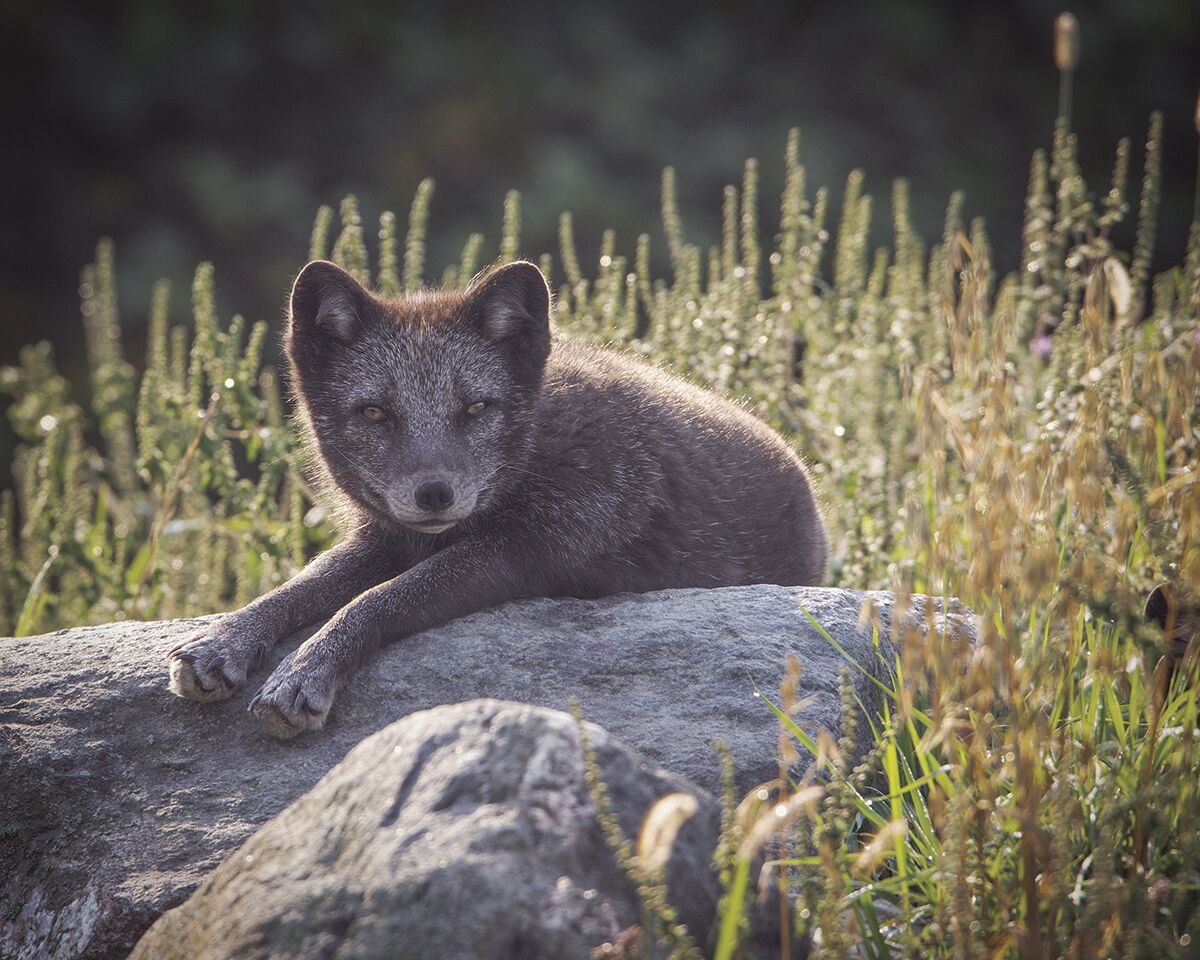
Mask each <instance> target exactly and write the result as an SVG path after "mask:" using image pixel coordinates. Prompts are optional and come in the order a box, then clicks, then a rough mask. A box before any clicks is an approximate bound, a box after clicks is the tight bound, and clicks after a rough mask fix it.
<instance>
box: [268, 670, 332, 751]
mask: <svg viewBox="0 0 1200 960" xmlns="http://www.w3.org/2000/svg"><path fill="white" fill-rule="evenodd" d="M336 692H337V683H336V680H335V678H334V676H333V674H332V672H331V671H329V670H328V669H327V668H325V667H323V666H319V665H315V664H299V665H298V664H296V663H295V659H294V657H288V658H287V659H286V660H284V661H283V662H282V663H280V664H279V666H278V667H277V668H276V670H275V672H274V673H273V674H271V676H270V678H269V679H268V680H267V682H266V683H265V684H263V688H262V689H261V690H259V691H258V693H257V694H256V695H255V697H254V699H253V700H251V701H250V708H249V709H250V713H252V714H253V715H254V717H255V719H256V720H258V722H259V723H260V724H261V725H262V727H263V729H264V730H266V731H267V733H269V734H270V735H271V736H273V737H276V738H277V739H279V740H291V739H292V738H293V737H298V736H300V734H302V733H305V732H306V731H308V730H320V729H321V728H322V727H323V726H325V720H326V718H327V717H328V716H329V708H330V707H332V706H333V698H334V695H335V694H336Z"/></svg>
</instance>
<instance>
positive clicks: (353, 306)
mask: <svg viewBox="0 0 1200 960" xmlns="http://www.w3.org/2000/svg"><path fill="white" fill-rule="evenodd" d="M376 309H377V301H376V300H375V298H374V297H372V296H371V294H370V293H369V292H367V290H366V289H365V288H364V287H363V286H362V284H360V283H359V282H358V281H357V280H355V279H354V277H352V276H351V275H350V274H348V273H347V272H346V271H345V270H343V269H342V268H341V267H339V266H337V264H333V263H330V262H329V261H328V260H314V261H313V262H312V263H310V264H308V266H306V267H305V268H304V269H303V270H301V271H300V275H299V276H298V277H296V282H295V283H294V284H292V297H291V301H290V305H289V328H290V333H291V334H292V335H297V334H298V335H301V336H306V337H312V338H322V339H331V340H337V341H340V342H342V343H349V342H350V341H351V340H354V339H355V338H356V337H357V336H358V334H359V333H360V332H361V331H362V328H363V326H364V325H365V324H366V323H367V322H369V320H370V318H371V317H372V316H373V315H374V313H375V310H376Z"/></svg>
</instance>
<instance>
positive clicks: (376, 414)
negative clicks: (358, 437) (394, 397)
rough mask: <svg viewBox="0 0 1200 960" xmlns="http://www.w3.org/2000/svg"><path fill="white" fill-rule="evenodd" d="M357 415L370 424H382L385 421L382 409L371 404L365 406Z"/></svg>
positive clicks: (385, 416) (385, 417)
mask: <svg viewBox="0 0 1200 960" xmlns="http://www.w3.org/2000/svg"><path fill="white" fill-rule="evenodd" d="M359 413H361V414H362V415H363V416H364V417H366V418H367V419H368V420H370V421H371V422H372V423H383V421H384V420H386V419H387V414H386V413H384V412H383V408H382V407H376V406H373V405H371V404H367V405H366V406H365V407H363V408H362V409H361V410H360V411H359Z"/></svg>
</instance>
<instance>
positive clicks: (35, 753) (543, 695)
mask: <svg viewBox="0 0 1200 960" xmlns="http://www.w3.org/2000/svg"><path fill="white" fill-rule="evenodd" d="M864 596H866V595H864V594H860V593H855V592H850V591H840V590H828V589H818V588H799V587H788V588H784V587H773V586H756V587H732V588H726V589H720V590H677V591H664V592H662V593H652V594H641V595H623V596H618V597H610V598H606V599H602V600H596V601H573V600H565V601H564V600H532V601H527V602H523V603H517V604H510V605H508V606H505V607H502V608H499V609H496V610H492V611H488V612H485V613H481V614H477V615H475V616H472V617H466V618H463V619H462V620H458V621H456V622H454V623H451V624H448V625H447V626H445V627H442V628H439V629H437V630H431V631H429V632H427V633H425V634H422V635H419V636H416V637H411V638H408V639H407V640H405V641H403V642H401V643H398V644H396V645H394V646H393V647H391V648H389V649H388V650H386V651H385V652H384V653H383V655H381V656H380V658H379V659H378V660H377V661H376V662H375V663H373V664H372V665H371V666H369V667H368V668H366V669H365V670H363V671H362V672H361V674H360V675H359V676H358V677H357V678H356V680H355V681H354V682H353V683H351V684H350V685H348V686H347V688H346V689H345V690H344V691H343V693H342V695H341V698H340V700H339V702H338V704H337V706H336V707H335V709H334V713H333V714H332V715H331V718H330V722H329V726H328V727H327V728H326V729H325V730H323V731H321V732H319V733H317V734H313V735H310V736H308V737H305V738H301V739H299V740H297V741H294V742H291V743H282V744H281V743H278V742H276V741H273V740H270V739H268V738H266V737H265V736H264V735H263V734H262V733H261V732H260V731H259V730H258V728H257V727H256V725H255V724H254V723H253V722H252V720H251V718H250V717H249V716H248V715H247V714H246V713H245V706H246V704H247V702H248V701H249V700H250V698H251V697H252V696H253V694H254V692H255V691H256V689H257V684H256V683H255V681H256V680H257V681H258V682H260V683H261V681H262V680H263V679H265V678H266V676H267V675H268V674H269V672H270V670H271V669H273V667H274V665H275V663H277V662H278V660H279V659H280V658H281V657H282V656H283V655H284V654H285V653H286V652H287V651H288V650H290V649H291V648H292V647H294V645H295V644H294V643H292V644H285V645H284V646H283V647H281V648H280V649H279V650H277V651H276V652H275V655H274V656H272V657H271V658H270V659H269V661H268V663H267V664H266V665H265V667H264V669H263V671H262V673H261V674H259V675H258V676H257V677H253V678H251V682H250V683H249V684H248V685H247V686H246V687H245V688H244V689H242V690H240V691H239V692H238V693H237V694H236V695H235V696H234V697H233V698H232V699H231V700H229V701H227V702H225V703H222V704H213V705H209V704H197V703H192V702H188V701H183V700H179V699H177V698H176V697H173V696H171V695H170V694H169V693H168V692H167V689H166V677H167V674H166V662H165V655H166V652H167V651H168V650H169V649H170V648H171V647H172V646H173V645H174V644H175V643H177V642H178V641H179V640H180V639H181V638H182V637H184V636H186V635H187V633H188V631H189V629H190V628H191V627H192V626H193V625H194V623H195V621H173V622H171V621H168V622H159V623H131V622H125V623H115V624H110V625H107V626H102V627H89V628H81V629H77V630H67V631H61V632H59V633H56V634H49V635H47V636H43V637H32V638H26V639H18V640H13V639H6V640H0V784H3V789H0V863H3V864H4V865H5V869H4V872H3V875H2V876H0V956H4V957H10V956H11V957H14V958H22V960H24V958H34V957H36V958H53V960H74V958H77V957H87V958H108V957H121V956H124V955H125V954H126V952H127V951H128V950H129V949H131V948H132V946H133V944H134V942H135V941H136V940H137V938H138V937H139V936H140V935H141V933H142V932H143V931H144V930H145V929H146V928H147V927H148V926H149V925H150V923H151V922H152V921H153V920H154V919H155V918H156V917H157V916H158V915H159V914H161V913H162V912H163V911H164V910H166V909H168V908H170V907H172V906H174V905H176V904H178V903H179V902H181V901H182V900H183V899H184V898H185V897H186V896H187V895H188V894H189V893H191V891H192V890H194V889H195V888H196V886H197V885H198V884H199V882H200V880H201V879H202V878H203V877H204V875H205V874H207V873H208V872H209V871H211V870H212V869H213V868H214V867H215V866H216V865H217V864H218V863H219V862H220V861H221V860H222V859H223V858H224V857H225V856H226V855H228V854H229V853H230V852H231V851H232V850H233V849H235V848H236V847H237V846H238V845H239V844H241V843H242V842H243V841H244V840H246V838H247V837H248V836H249V835H250V834H251V833H252V832H253V831H254V830H255V829H256V828H257V827H259V826H260V825H262V824H263V823H264V822H265V821H266V820H268V819H269V818H270V817H272V816H274V815H275V814H277V813H279V812H280V811H281V810H282V809H283V808H284V807H286V806H287V805H288V804H289V803H291V802H292V801H293V800H295V799H296V798H297V797H298V796H300V795H301V794H302V793H303V792H304V791H305V790H307V789H309V788H310V787H312V785H313V784H314V783H316V782H317V780H318V779H319V778H320V777H321V776H322V775H324V774H325V773H326V772H327V771H329V770H330V769H331V768H332V767H333V766H334V765H335V764H337V763H338V762H339V761H340V760H341V759H342V758H343V757H345V755H346V753H347V752H348V751H349V750H350V749H351V748H352V747H353V746H354V745H355V744H357V743H359V742H360V741H361V740H362V739H363V738H364V737H366V736H368V735H369V734H371V733H374V732H375V731H377V730H380V729H381V728H383V727H384V726H386V725H388V724H389V723H391V722H393V721H395V720H397V719H399V718H401V717H403V716H406V715H408V714H411V713H413V712H415V711H418V710H422V709H426V708H429V707H434V706H438V705H440V704H445V703H456V702H462V701H465V700H473V699H476V698H479V697H493V698H497V699H503V700H513V701H520V702H524V703H531V704H535V705H540V706H547V707H552V708H562V707H564V706H565V705H566V704H567V703H568V700H569V698H571V697H572V696H574V697H577V698H578V699H579V701H580V703H581V705H582V707H583V711H584V714H585V715H586V716H587V718H588V719H589V720H591V721H594V722H596V723H597V724H599V725H600V726H602V727H604V728H605V729H607V730H608V731H609V732H610V733H611V734H612V735H613V736H615V737H617V738H619V739H620V740H622V741H624V742H625V743H627V744H629V745H630V746H632V747H633V748H635V749H637V750H640V751H642V752H643V753H645V755H646V756H647V757H648V758H649V759H650V760H651V761H652V762H654V763H656V764H658V765H660V766H662V767H663V768H665V769H667V770H670V771H672V772H673V773H677V774H681V775H683V776H685V777H688V778H689V779H691V780H693V781H695V782H697V783H698V784H700V785H701V786H707V787H710V788H712V787H715V786H716V785H717V782H718V780H719V763H718V760H717V757H716V755H715V753H714V752H713V750H712V747H711V744H712V742H713V741H714V740H717V739H721V740H724V741H726V742H727V743H728V744H729V745H730V747H731V749H732V751H733V755H734V758H735V760H736V763H737V769H738V781H739V786H740V787H741V788H742V789H748V788H749V787H751V786H753V785H754V784H756V783H759V782H761V781H763V780H766V779H768V778H770V777H771V776H773V775H774V771H775V760H774V756H775V748H776V742H777V737H778V732H777V726H776V723H775V720H774V717H773V715H772V714H771V713H770V711H769V710H768V709H767V707H766V706H765V705H764V704H763V703H762V702H761V701H760V700H757V699H756V698H755V696H754V693H755V688H756V687H757V689H759V690H761V691H763V692H764V693H767V694H773V693H774V691H775V690H776V689H777V687H778V684H779V680H780V678H781V676H782V673H783V670H784V663H785V659H786V657H787V655H788V654H795V655H797V656H798V657H799V658H800V661H801V664H802V665H803V671H804V672H803V676H802V680H801V685H800V689H799V696H800V697H801V698H802V699H804V701H805V704H806V705H805V706H804V707H803V708H802V709H801V710H800V711H799V712H798V713H797V714H796V719H797V721H798V722H799V723H800V724H801V726H802V727H804V728H805V729H807V730H810V731H815V730H816V729H818V728H824V729H827V730H830V731H831V732H832V731H835V730H836V728H837V723H838V716H839V699H840V698H839V679H838V672H839V670H840V668H841V667H842V665H843V664H844V662H845V661H844V660H843V659H842V657H841V655H840V654H839V653H838V652H836V651H835V650H834V649H833V648H832V647H831V645H830V644H829V642H828V641H827V640H826V639H824V638H823V637H822V636H821V635H820V633H819V632H818V631H817V630H816V629H815V628H813V627H812V625H811V624H810V623H809V621H808V618H807V617H806V616H805V614H804V613H803V612H802V610H801V609H800V605H801V604H803V607H804V609H806V610H807V611H808V612H809V613H810V614H811V615H812V616H813V617H814V618H815V619H816V621H817V622H819V623H820V624H822V626H823V627H824V628H825V629H826V630H827V631H828V632H829V634H830V635H831V636H832V637H834V638H835V639H836V640H837V641H838V642H839V643H840V644H841V646H842V647H843V649H844V650H846V652H847V653H848V654H849V655H850V656H852V657H853V658H855V659H856V660H857V661H858V662H859V663H861V664H862V665H863V666H864V667H866V668H867V669H868V670H869V671H872V672H879V671H880V670H881V669H882V668H881V667H880V666H879V663H878V658H877V656H876V652H875V650H874V648H873V645H872V641H871V634H870V632H869V631H867V630H863V629H861V628H860V627H859V626H858V614H859V608H860V605H861V602H862V600H863V598H864ZM870 597H871V599H872V600H873V603H874V606H875V608H876V610H877V611H878V613H879V615H880V620H881V621H882V623H883V624H884V630H883V631H882V635H885V636H886V625H887V622H888V615H889V612H890V609H891V597H890V595H888V594H871V595H870ZM961 622H962V623H965V619H964V620H962V621H961ZM297 639H298V638H297ZM852 676H853V679H854V682H855V684H856V687H857V693H858V695H859V697H860V698H861V699H862V701H863V703H864V704H865V705H866V706H867V707H868V709H871V708H872V705H873V704H874V703H875V701H876V696H877V691H876V689H875V687H874V685H873V684H872V683H871V682H870V680H869V679H868V678H867V677H866V676H864V675H863V674H862V673H860V672H859V671H853V673H852Z"/></svg>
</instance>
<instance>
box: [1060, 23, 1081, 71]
mask: <svg viewBox="0 0 1200 960" xmlns="http://www.w3.org/2000/svg"><path fill="white" fill-rule="evenodd" d="M1054 65H1055V66H1056V67H1058V69H1059V70H1061V71H1063V72H1071V71H1074V69H1075V68H1076V67H1077V66H1079V21H1078V20H1077V19H1075V14H1073V13H1060V14H1059V15H1058V17H1057V18H1056V19H1055V21H1054Z"/></svg>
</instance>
